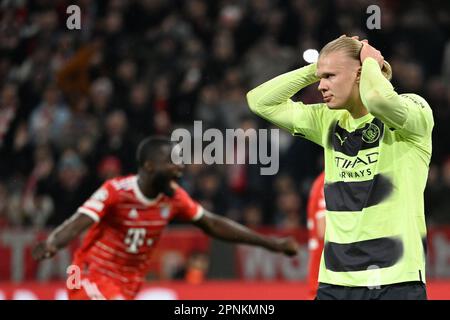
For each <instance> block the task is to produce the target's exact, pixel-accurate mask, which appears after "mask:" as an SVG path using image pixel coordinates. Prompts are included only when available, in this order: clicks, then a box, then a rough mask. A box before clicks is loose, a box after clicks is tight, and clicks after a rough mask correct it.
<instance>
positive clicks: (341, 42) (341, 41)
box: [319, 36, 392, 80]
mask: <svg viewBox="0 0 450 320" xmlns="http://www.w3.org/2000/svg"><path fill="white" fill-rule="evenodd" d="M362 46H363V45H362V43H361V41H359V40H356V39H352V38H351V37H347V36H341V37H339V38H337V39H335V40H333V41H331V42H328V43H327V44H326V45H325V46H324V47H323V48H322V50H320V54H319V57H320V56H323V55H326V54H328V53H331V52H335V51H343V52H345V53H346V54H347V55H348V56H349V57H351V58H353V59H356V60H358V61H359V60H360V57H359V55H360V52H361V48H362ZM381 72H382V73H383V76H384V77H385V78H386V79H388V80H391V79H392V68H391V65H390V64H389V62H387V61H386V60H385V61H384V62H383V68H381Z"/></svg>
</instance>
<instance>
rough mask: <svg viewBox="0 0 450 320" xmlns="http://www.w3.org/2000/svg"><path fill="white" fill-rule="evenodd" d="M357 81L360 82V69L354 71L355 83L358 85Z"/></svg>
mask: <svg viewBox="0 0 450 320" xmlns="http://www.w3.org/2000/svg"><path fill="white" fill-rule="evenodd" d="M359 80H361V67H359V68H358V70H357V71H356V83H357V84H359Z"/></svg>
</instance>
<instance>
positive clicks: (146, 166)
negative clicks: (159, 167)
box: [144, 160, 155, 172]
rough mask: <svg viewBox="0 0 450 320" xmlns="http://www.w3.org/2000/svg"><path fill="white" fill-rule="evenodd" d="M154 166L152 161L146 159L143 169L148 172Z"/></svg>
mask: <svg viewBox="0 0 450 320" xmlns="http://www.w3.org/2000/svg"><path fill="white" fill-rule="evenodd" d="M154 168H155V166H154V165H153V162H151V161H150V160H147V161H145V162H144V169H145V170H146V171H148V172H152V171H153V170H154Z"/></svg>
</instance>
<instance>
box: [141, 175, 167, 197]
mask: <svg viewBox="0 0 450 320" xmlns="http://www.w3.org/2000/svg"><path fill="white" fill-rule="evenodd" d="M137 184H138V187H139V189H140V190H141V192H142V193H143V194H144V196H146V197H147V198H149V199H153V198H156V196H157V195H158V194H159V193H161V192H162V191H163V190H159V189H160V188H158V187H157V186H156V185H155V179H154V176H153V175H149V174H147V173H145V172H142V171H140V172H139V173H138V175H137Z"/></svg>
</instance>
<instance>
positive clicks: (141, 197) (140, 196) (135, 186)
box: [132, 175, 163, 205]
mask: <svg viewBox="0 0 450 320" xmlns="http://www.w3.org/2000/svg"><path fill="white" fill-rule="evenodd" d="M137 180H138V177H137V175H136V176H134V177H133V180H132V181H133V183H132V185H133V192H134V194H135V196H136V198H137V199H138V200H139V201H141V202H142V203H143V204H145V205H151V204H155V203H156V202H158V201H159V200H160V199H161V197H162V196H163V195H162V193H159V194H158V196H156V198H152V199H150V198H147V197H146V196H145V195H144V194H143V193H142V191H141V189H140V188H139V185H138V183H137Z"/></svg>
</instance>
